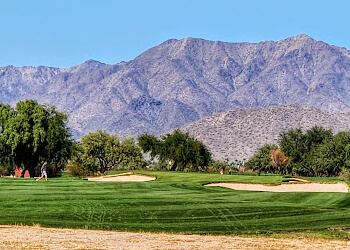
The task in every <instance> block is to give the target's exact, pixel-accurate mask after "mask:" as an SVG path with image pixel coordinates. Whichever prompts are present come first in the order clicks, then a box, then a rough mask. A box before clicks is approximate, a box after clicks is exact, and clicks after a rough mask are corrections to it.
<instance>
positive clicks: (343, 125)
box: [181, 106, 350, 162]
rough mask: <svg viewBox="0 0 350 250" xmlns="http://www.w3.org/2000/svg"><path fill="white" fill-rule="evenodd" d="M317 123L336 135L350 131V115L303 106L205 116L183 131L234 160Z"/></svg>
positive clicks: (216, 153) (219, 155) (217, 154)
mask: <svg viewBox="0 0 350 250" xmlns="http://www.w3.org/2000/svg"><path fill="white" fill-rule="evenodd" d="M314 126H321V127H323V128H326V129H331V130H332V131H333V133H334V134H336V133H338V132H340V131H350V116H349V115H345V114H332V113H329V112H324V111H321V110H319V109H316V108H312V107H301V106H275V107H268V108H239V109H234V110H229V111H225V112H222V113H219V114H215V115H212V116H209V117H205V118H202V119H200V120H198V121H195V122H193V123H190V124H188V125H186V126H184V127H182V128H181V130H182V131H185V132H188V133H189V134H190V135H192V136H194V137H196V138H197V139H199V140H201V141H203V142H204V144H206V145H207V147H208V148H209V149H210V151H211V152H212V154H213V157H214V158H215V159H219V160H226V159H228V160H229V161H230V162H231V161H234V160H243V159H249V158H250V157H251V156H253V155H254V153H256V151H257V149H258V148H259V147H260V146H262V145H264V144H278V138H279V134H280V133H281V132H283V131H287V130H289V129H296V128H302V129H303V130H304V131H305V130H308V129H310V128H312V127H314Z"/></svg>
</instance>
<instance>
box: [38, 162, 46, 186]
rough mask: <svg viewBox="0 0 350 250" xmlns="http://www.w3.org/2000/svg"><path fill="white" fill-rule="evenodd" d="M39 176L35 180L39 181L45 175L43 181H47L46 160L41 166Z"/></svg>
mask: <svg viewBox="0 0 350 250" xmlns="http://www.w3.org/2000/svg"><path fill="white" fill-rule="evenodd" d="M40 170H41V177H40V178H39V179H36V181H40V180H41V179H42V178H44V176H45V181H47V172H46V170H47V161H45V162H44V164H43V165H42V166H41V169H40Z"/></svg>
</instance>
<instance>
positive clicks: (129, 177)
mask: <svg viewBox="0 0 350 250" xmlns="http://www.w3.org/2000/svg"><path fill="white" fill-rule="evenodd" d="M155 179H156V178H155V177H152V176H147V175H140V174H133V173H130V172H128V173H122V174H116V175H105V176H100V177H91V178H88V180H89V181H120V182H144V181H154V180H155Z"/></svg>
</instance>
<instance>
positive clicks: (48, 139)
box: [0, 100, 72, 176]
mask: <svg viewBox="0 0 350 250" xmlns="http://www.w3.org/2000/svg"><path fill="white" fill-rule="evenodd" d="M0 112H1V118H0V120H1V121H0V122H1V130H2V131H1V132H2V133H1V142H2V144H3V146H4V150H6V152H8V154H7V156H8V157H9V158H11V160H12V161H13V162H14V163H15V164H16V165H17V166H19V167H22V168H23V169H24V170H26V169H28V170H29V173H30V175H31V176H34V175H35V172H34V168H35V167H36V166H37V165H40V163H41V162H43V161H44V160H46V161H48V162H49V163H50V165H51V164H52V165H56V166H57V165H59V164H61V163H63V162H66V161H67V160H68V158H69V156H70V149H69V148H70V145H71V143H72V140H71V139H70V137H71V134H70V131H69V129H68V128H67V126H66V123H67V115H66V114H64V113H60V112H58V111H56V109H55V108H54V107H53V106H45V105H40V104H38V103H37V102H36V101H34V100H26V101H21V102H18V103H17V105H16V108H15V109H12V108H10V107H9V106H7V105H1V106H0ZM23 173H24V171H23Z"/></svg>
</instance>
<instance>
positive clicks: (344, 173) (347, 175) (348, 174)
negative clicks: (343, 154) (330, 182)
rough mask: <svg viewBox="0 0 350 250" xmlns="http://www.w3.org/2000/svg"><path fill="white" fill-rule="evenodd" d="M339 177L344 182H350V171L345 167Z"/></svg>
mask: <svg viewBox="0 0 350 250" xmlns="http://www.w3.org/2000/svg"><path fill="white" fill-rule="evenodd" d="M339 177H340V178H341V179H343V180H346V181H349V180H350V169H348V168H346V167H343V168H342V169H341V172H340V173H339Z"/></svg>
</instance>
